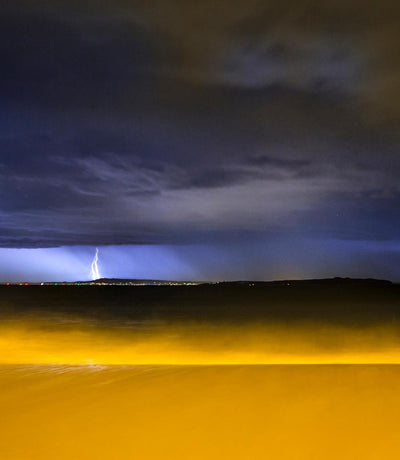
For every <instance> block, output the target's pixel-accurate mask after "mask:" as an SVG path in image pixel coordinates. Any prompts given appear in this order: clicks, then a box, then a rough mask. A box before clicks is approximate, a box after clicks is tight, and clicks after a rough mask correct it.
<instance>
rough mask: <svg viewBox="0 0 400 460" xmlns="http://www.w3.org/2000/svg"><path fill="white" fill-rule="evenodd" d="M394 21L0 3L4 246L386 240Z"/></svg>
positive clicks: (311, 5) (326, 9)
mask: <svg viewBox="0 0 400 460" xmlns="http://www.w3.org/2000/svg"><path fill="white" fill-rule="evenodd" d="M398 13H399V9H398V6H397V5H396V4H394V3H391V2H389V1H384V2H383V3H381V4H380V5H379V6H378V5H377V4H376V3H372V2H371V3H369V2H353V3H350V4H349V3H348V2H341V1H339V2H338V1H335V2H334V1H333V0H332V1H327V0H325V1H323V2H300V3H299V2H294V1H293V2H292V1H286V2H275V3H270V4H268V5H266V4H265V2H260V1H256V0H248V1H246V2H244V1H241V0H237V1H235V2H225V1H222V2H218V4H214V2H213V3H212V2H208V1H205V2H180V1H167V0H155V1H152V2H140V1H137V2H127V1H126V2H123V1H116V2H100V1H95V2H90V4H88V5H80V4H79V3H77V2H73V1H68V2H61V1H54V2H47V3H46V2H41V3H40V4H39V3H38V2H28V1H27V2H18V4H13V5H11V4H9V5H8V7H4V8H3V10H2V14H1V16H0V18H1V19H0V59H1V62H2V72H1V73H0V95H1V106H0V245H1V246H13V247H19V246H33V247H37V246H53V245H68V244H70V245H74V244H124V243H164V242H167V243H168V242H173V243H180V242H190V241H198V240H204V241H207V240H211V241H216V240H217V239H218V238H219V237H218V235H223V238H224V239H227V238H229V236H228V234H229V233H231V234H232V235H242V236H243V238H247V236H246V235H248V233H246V232H250V234H252V232H256V233H261V234H265V235H267V234H268V232H275V233H285V232H289V233H290V232H297V233H299V234H300V233H307V234H309V235H312V234H316V235H321V234H325V235H329V236H333V237H335V236H340V238H357V235H359V237H360V238H361V237H362V238H369V239H391V238H392V239H396V238H398V236H399V235H398V228H399V224H400V216H399V215H398V213H397V212H395V211H394V210H395V209H398V208H399V207H398V206H397V205H398V204H399V184H398V177H399V174H400V157H399V155H398V148H399V139H398V131H397V127H396V126H397V125H396V123H397V121H398V119H399V118H400V116H399V115H400V112H399V109H398V107H399V105H398V104H397V101H398V89H399V86H398V82H399V81H400V66H399V65H398V62H397V61H398V59H397V54H396V52H397V49H398V45H399V44H400V43H399V41H400V40H399V34H398V32H397V28H396V26H397V19H399V14H398ZM377 23H379V25H380V27H379V28H378V27H376V24H377ZM235 238H236V237H235Z"/></svg>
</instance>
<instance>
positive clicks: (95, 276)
mask: <svg viewBox="0 0 400 460" xmlns="http://www.w3.org/2000/svg"><path fill="white" fill-rule="evenodd" d="M98 261H99V248H96V254H95V255H94V259H93V262H92V265H91V266H90V274H91V276H92V280H98V279H99V278H100V272H99V266H98V264H97V263H98Z"/></svg>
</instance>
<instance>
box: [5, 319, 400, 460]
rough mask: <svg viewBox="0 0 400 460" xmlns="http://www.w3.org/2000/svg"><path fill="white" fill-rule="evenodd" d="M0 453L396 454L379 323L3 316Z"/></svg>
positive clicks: (399, 445)
mask: <svg viewBox="0 0 400 460" xmlns="http://www.w3.org/2000/svg"><path fill="white" fill-rule="evenodd" d="M0 332H1V336H0V360H1V366H0V407H1V412H2V417H1V419H0V433H1V444H0V458H1V459H2V460H3V459H4V460H15V459H52V460H53V459H105V460H108V459H157V460H158V459H185V460H186V459H204V458H208V459H253V458H254V459H255V458H266V459H267V458H270V459H279V460H280V459H282V460H286V459H287V460H289V459H296V460H303V459H304V460H306V459H307V460H310V459H315V460H317V459H318V460H320V459H335V460H336V459H339V458H340V459H349V460H350V459H351V460H354V459H367V460H369V459H376V460H378V459H379V460H382V459H385V460H386V459H398V458H399V456H400V436H399V434H398V414H399V413H400V366H398V365H396V364H397V363H400V347H399V344H400V341H399V338H398V334H397V333H396V329H395V328H393V327H391V326H390V325H385V326H379V327H378V326H377V327H366V328H358V329H354V328H349V327H343V326H338V325H336V326H335V325H326V324H325V325H321V324H319V325H318V324H315V323H307V322H303V323H301V324H296V325H291V326H290V325H284V326H281V327H278V326H277V325H275V326H267V325H260V324H246V325H241V326H239V325H227V324H224V325H216V324H208V323H203V324H198V323H193V324H185V325H182V324H179V323H173V324H166V323H157V321H153V322H152V323H149V325H148V327H146V324H141V326H140V328H137V329H135V327H132V326H131V327H129V328H123V327H121V325H117V326H115V327H107V328H106V327H104V325H100V326H99V325H93V324H90V323H87V322H85V321H82V320H79V319H76V318H75V319H74V318H69V321H67V318H63V319H62V320H60V321H55V320H54V318H53V319H52V321H45V320H43V319H36V320H35V321H30V322H29V321H26V320H24V321H17V320H12V321H11V320H10V321H5V322H3V323H2V326H1V331H0Z"/></svg>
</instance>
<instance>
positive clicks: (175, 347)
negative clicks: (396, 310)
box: [0, 322, 400, 365]
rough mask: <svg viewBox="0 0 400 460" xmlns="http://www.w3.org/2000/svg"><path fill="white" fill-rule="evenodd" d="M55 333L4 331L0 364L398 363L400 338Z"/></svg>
mask: <svg viewBox="0 0 400 460" xmlns="http://www.w3.org/2000/svg"><path fill="white" fill-rule="evenodd" d="M153 326H154V325H153ZM46 327H47V330H46ZM60 327H61V330H57V329H56V328H52V327H51V326H50V327H48V324H47V325H46V324H36V325H34V326H32V324H27V323H21V322H18V323H15V322H12V323H11V322H10V323H9V324H8V325H6V326H4V325H3V326H2V327H1V335H0V364H3V365H4V364H31V365H34V364H68V365H87V364H91V365H93V364H101V365H145V364H152V365H164V364H165V365H228V364H400V339H399V337H398V336H397V334H396V331H395V329H394V328H393V327H391V326H379V327H374V328H365V329H361V330H358V329H356V328H354V329H352V328H343V327H336V326H329V327H324V328H322V329H320V330H317V329H315V327H314V325H307V324H302V325H298V326H295V327H286V326H285V327H283V326H281V327H276V326H269V327H267V326H259V325H246V326H243V327H239V326H232V327H231V326H223V327H209V326H207V325H202V326H201V327H200V326H199V325H185V326H184V327H183V326H181V325H180V326H171V325H169V326H163V325H161V326H159V327H158V328H157V327H152V328H148V329H146V328H144V330H124V329H121V328H115V329H107V328H97V327H85V326H83V325H82V324H81V325H80V327H76V326H74V327H72V328H70V327H65V325H64V326H60Z"/></svg>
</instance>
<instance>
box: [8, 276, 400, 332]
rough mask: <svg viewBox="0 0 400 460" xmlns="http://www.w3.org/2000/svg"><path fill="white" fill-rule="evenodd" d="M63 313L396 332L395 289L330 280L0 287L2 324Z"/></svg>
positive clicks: (399, 305)
mask: <svg viewBox="0 0 400 460" xmlns="http://www.w3.org/2000/svg"><path fill="white" fill-rule="evenodd" d="M49 314H66V315H74V316H79V317H81V318H88V319H91V320H96V321H100V322H101V321H103V320H105V321H109V320H116V321H118V322H121V321H127V320H129V321H132V320H138V321H144V320H160V321H183V322H185V321H193V322H216V323H221V322H235V323H237V322H254V321H256V322H269V323H271V322H279V323H290V322H301V321H314V322H322V323H324V322H329V323H341V324H346V325H349V326H357V325H360V326H366V325H369V324H370V325H376V324H379V323H390V324H393V325H395V324H399V325H400V285H398V284H395V283H392V282H390V281H384V280H374V279H348V278H334V279H321V280H300V281H292V280H287V281H274V282H252V281H238V282H221V283H213V284H212V283H204V284H198V285H169V284H166V285H163V284H161V285H143V286H125V285H112V284H111V285H101V286H97V285H92V284H89V285H76V284H75V285H57V286H54V285H51V286H40V285H28V286H25V285H23V286H18V285H10V286H5V285H3V286H0V317H1V318H3V319H4V318H12V317H16V318H20V317H24V316H26V315H28V316H30V317H32V316H34V315H49Z"/></svg>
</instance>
